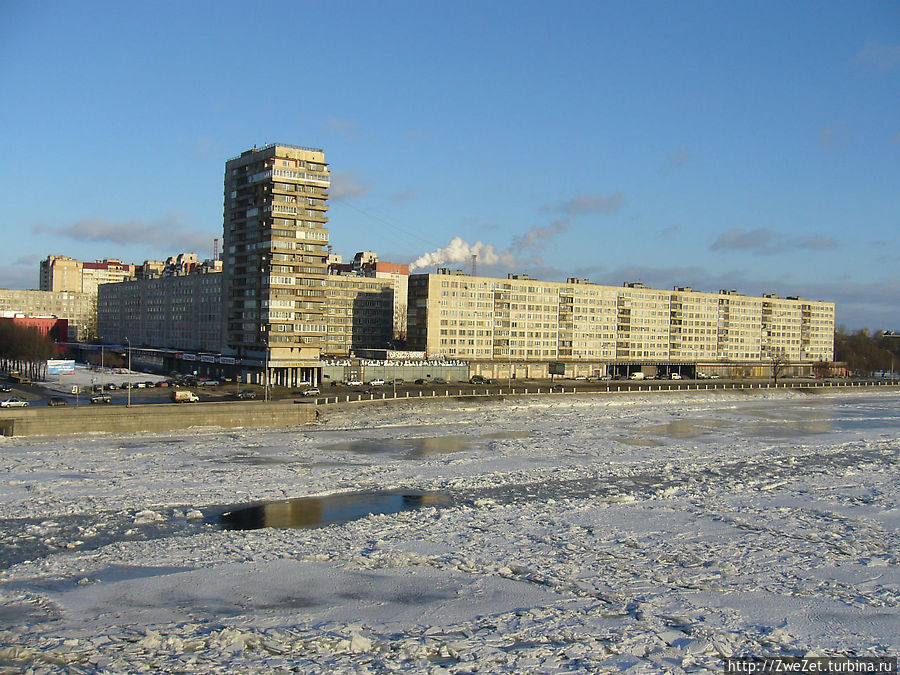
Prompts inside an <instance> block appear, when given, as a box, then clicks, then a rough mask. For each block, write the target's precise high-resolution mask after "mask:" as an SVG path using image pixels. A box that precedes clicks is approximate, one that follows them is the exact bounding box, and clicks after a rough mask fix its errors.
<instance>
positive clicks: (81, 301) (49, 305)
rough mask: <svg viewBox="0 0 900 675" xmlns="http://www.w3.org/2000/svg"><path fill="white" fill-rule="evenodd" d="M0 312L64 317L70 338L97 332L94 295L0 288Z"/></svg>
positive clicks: (83, 338)
mask: <svg viewBox="0 0 900 675" xmlns="http://www.w3.org/2000/svg"><path fill="white" fill-rule="evenodd" d="M0 315H3V316H16V315H20V316H27V317H57V318H60V319H66V320H67V321H68V339H69V340H81V341H84V340H91V339H93V338H94V337H95V336H96V334H97V295H96V294H92V293H79V292H75V291H35V290H15V289H8V288H2V289H0Z"/></svg>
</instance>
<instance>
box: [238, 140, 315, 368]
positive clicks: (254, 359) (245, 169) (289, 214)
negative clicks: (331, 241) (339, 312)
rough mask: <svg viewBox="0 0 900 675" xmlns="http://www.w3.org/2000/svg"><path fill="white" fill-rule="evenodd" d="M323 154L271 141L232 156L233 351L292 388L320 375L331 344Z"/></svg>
mask: <svg viewBox="0 0 900 675" xmlns="http://www.w3.org/2000/svg"><path fill="white" fill-rule="evenodd" d="M329 185H330V175H329V171H328V165H327V163H326V162H325V154H324V152H323V151H322V150H319V149H315V148H303V147H299V146H291V145H283V144H272V145H267V146H265V147H263V148H260V149H257V148H253V149H252V150H247V151H245V152H243V153H242V154H241V155H240V156H239V157H235V158H233V159H231V160H229V161H228V162H226V164H225V204H224V239H223V244H224V260H223V263H224V264H223V286H222V293H223V296H222V309H223V319H224V326H223V332H224V338H225V345H224V347H225V350H226V352H227V353H229V354H231V355H233V356H234V357H235V358H236V359H239V360H240V361H241V362H242V363H246V364H248V365H249V366H251V367H253V368H255V369H257V372H259V373H260V374H261V378H263V379H268V381H270V382H274V383H277V384H282V385H285V386H297V385H298V384H299V383H301V382H316V381H318V378H319V375H320V374H321V364H320V362H319V355H320V354H321V353H322V351H323V349H324V347H325V344H326V325H325V324H326V322H325V316H326V310H325V284H326V277H327V266H326V263H325V259H326V257H327V254H328V252H327V246H328V229H327V227H326V225H327V223H328V217H327V212H328V187H329Z"/></svg>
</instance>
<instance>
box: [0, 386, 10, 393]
mask: <svg viewBox="0 0 900 675" xmlns="http://www.w3.org/2000/svg"><path fill="white" fill-rule="evenodd" d="M0 391H2V392H3V393H4V394H7V393H9V392H11V391H12V387H7V386H6V385H5V384H4V385H3V386H2V387H0Z"/></svg>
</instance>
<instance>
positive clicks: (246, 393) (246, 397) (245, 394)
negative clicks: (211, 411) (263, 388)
mask: <svg viewBox="0 0 900 675" xmlns="http://www.w3.org/2000/svg"><path fill="white" fill-rule="evenodd" d="M232 396H234V398H236V399H237V400H238V401H252V400H253V399H255V398H256V392H255V391H252V390H250V389H240V390H238V391H236V392H234V393H233V394H232Z"/></svg>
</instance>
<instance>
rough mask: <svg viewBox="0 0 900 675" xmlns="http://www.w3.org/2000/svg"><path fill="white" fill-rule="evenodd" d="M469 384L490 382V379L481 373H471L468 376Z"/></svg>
mask: <svg viewBox="0 0 900 675" xmlns="http://www.w3.org/2000/svg"><path fill="white" fill-rule="evenodd" d="M469 384H492V380H491V379H490V378H489V377H484V376H483V375H473V376H472V377H470V378H469Z"/></svg>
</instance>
